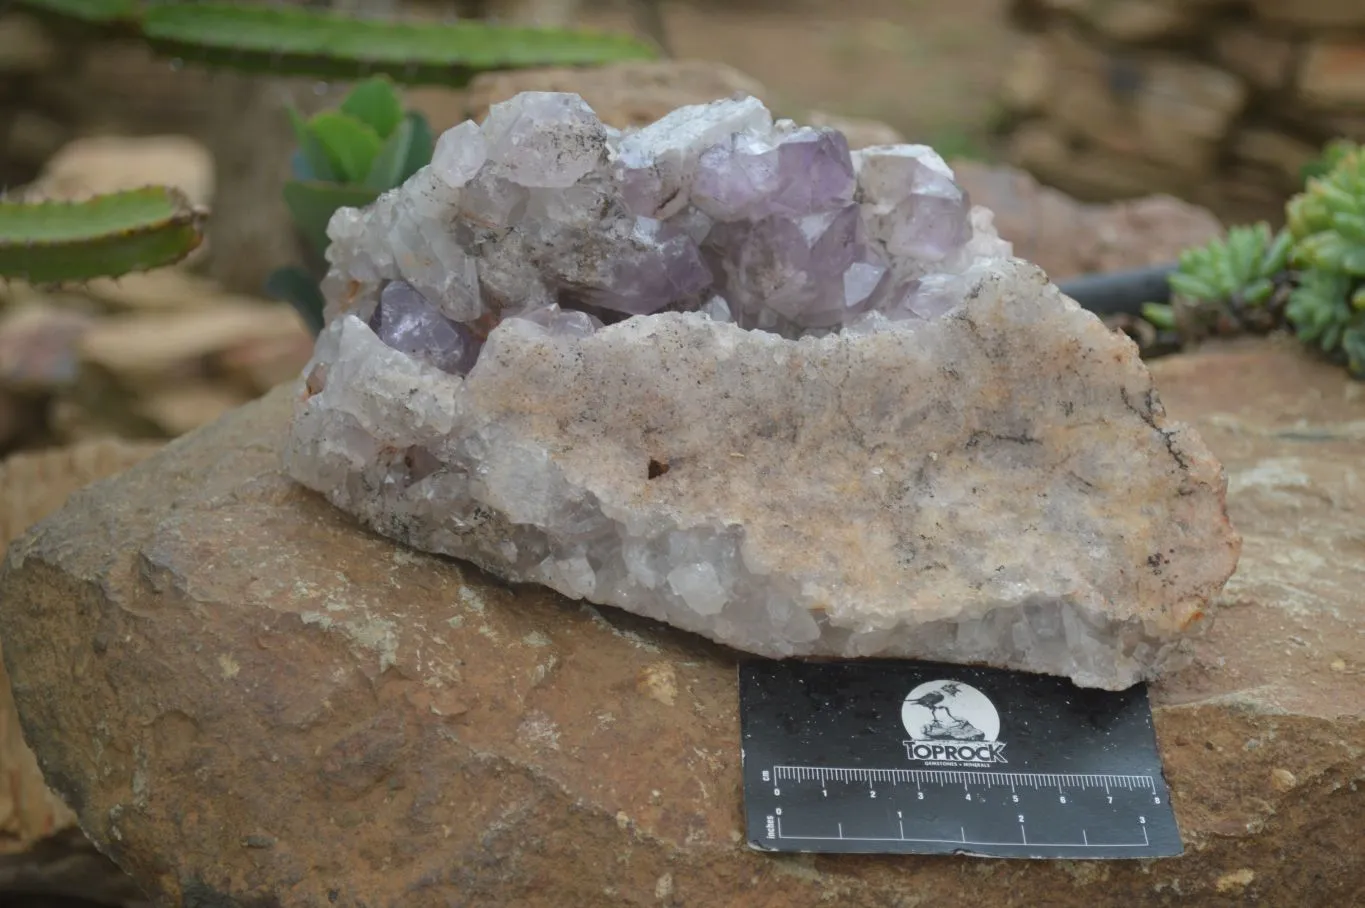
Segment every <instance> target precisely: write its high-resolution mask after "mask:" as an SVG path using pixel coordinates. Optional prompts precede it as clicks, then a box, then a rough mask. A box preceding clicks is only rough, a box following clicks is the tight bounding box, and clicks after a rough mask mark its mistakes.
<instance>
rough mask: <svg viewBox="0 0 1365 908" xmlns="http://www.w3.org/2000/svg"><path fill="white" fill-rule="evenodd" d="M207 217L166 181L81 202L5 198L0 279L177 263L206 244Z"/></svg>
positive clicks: (80, 275) (53, 277)
mask: <svg viewBox="0 0 1365 908" xmlns="http://www.w3.org/2000/svg"><path fill="white" fill-rule="evenodd" d="M203 221H204V212H202V211H200V210H198V209H196V208H194V206H192V205H191V204H190V202H189V200H188V199H187V198H186V197H185V196H184V194H183V193H181V192H180V191H178V190H175V189H170V188H167V187H164V186H152V187H147V188H145V189H133V190H127V191H124V192H115V193H109V194H107V195H99V196H95V197H94V198H91V199H86V200H84V201H80V202H59V201H49V202H14V201H5V200H3V199H0V278H20V279H23V280H27V281H30V282H32V283H35V284H46V283H61V282H65V281H85V280H90V279H93V278H97V277H119V276H120V275H124V274H128V273H130V272H133V271H146V270H148V269H151V268H158V267H162V266H165V265H171V264H174V263H175V262H178V261H180V260H181V259H183V258H185V256H187V255H189V254H190V253H191V252H193V251H194V250H195V249H197V248H198V247H199V244H200V243H201V242H203V238H204V234H203Z"/></svg>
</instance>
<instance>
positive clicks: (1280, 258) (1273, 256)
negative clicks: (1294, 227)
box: [1261, 230, 1294, 277]
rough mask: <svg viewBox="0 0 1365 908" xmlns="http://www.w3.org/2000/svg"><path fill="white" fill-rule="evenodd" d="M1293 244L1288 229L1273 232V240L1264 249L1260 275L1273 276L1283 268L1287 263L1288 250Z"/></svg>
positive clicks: (1292, 238)
mask: <svg viewBox="0 0 1365 908" xmlns="http://www.w3.org/2000/svg"><path fill="white" fill-rule="evenodd" d="M1293 245H1294V237H1293V236H1292V235H1290V233H1289V231H1288V230H1281V231H1280V232H1279V233H1277V234H1275V240H1274V242H1272V243H1271V244H1270V248H1269V249H1267V250H1266V253H1265V259H1264V262H1263V264H1262V266H1261V277H1274V276H1275V275H1277V274H1279V273H1280V272H1281V271H1283V270H1284V269H1285V267H1286V266H1287V265H1288V264H1289V250H1290V249H1291V248H1292V247H1293Z"/></svg>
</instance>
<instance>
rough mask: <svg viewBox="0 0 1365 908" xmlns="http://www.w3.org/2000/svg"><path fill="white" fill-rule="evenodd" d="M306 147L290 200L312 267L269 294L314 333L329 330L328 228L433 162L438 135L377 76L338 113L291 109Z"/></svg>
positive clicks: (272, 281)
mask: <svg viewBox="0 0 1365 908" xmlns="http://www.w3.org/2000/svg"><path fill="white" fill-rule="evenodd" d="M290 117H291V119H292V121H293V124H294V134H295V136H296V138H297V139H298V143H299V147H298V150H297V151H296V152H295V153H294V159H293V162H292V170H293V174H292V177H291V179H290V180H289V181H288V182H287V183H285V186H284V201H285V204H286V205H287V206H288V208H289V213H290V215H291V216H292V217H293V219H294V224H295V226H296V227H297V229H298V231H299V234H300V236H301V237H302V238H303V242H304V245H305V246H306V247H307V248H306V250H305V252H306V255H307V259H308V262H307V265H306V266H305V267H298V266H290V267H286V268H282V269H279V270H278V271H276V272H275V273H274V274H272V275H271V276H270V278H269V280H268V281H267V284H266V292H267V293H268V294H269V295H271V296H274V297H277V298H280V299H283V300H287V301H288V302H290V303H291V304H292V305H293V306H294V308H295V309H297V310H298V312H299V314H300V316H302V318H303V320H304V322H305V323H306V324H307V325H308V328H309V330H311V331H313V332H314V333H316V332H318V331H321V330H322V308H323V298H322V293H321V291H320V290H319V289H318V284H319V282H320V281H321V279H322V276H323V274H324V273H325V271H326V266H325V264H324V261H323V253H324V252H325V251H326V250H327V243H328V240H327V222H328V221H329V220H331V217H332V215H333V214H334V213H335V212H336V210H337V209H338V208H342V207H352V208H363V207H364V206H366V205H368V204H370V203H371V202H373V201H374V200H375V199H377V198H379V196H380V194H381V193H383V192H385V191H386V190H389V189H393V188H394V187H397V186H401V185H402V184H403V182H404V181H406V180H407V179H408V177H410V176H412V175H413V174H414V173H416V172H417V171H418V170H420V169H421V168H422V167H423V166H425V165H426V164H428V163H430V161H431V155H432V151H433V149H434V147H435V137H434V136H433V134H432V131H431V127H430V125H428V123H427V121H426V118H425V117H423V116H422V115H421V114H420V113H417V112H416V111H405V110H403V104H402V100H401V99H400V98H399V95H398V90H397V88H396V87H395V86H394V84H393V81H392V80H391V79H389V78H388V77H387V76H375V77H373V78H370V79H367V80H365V81H363V82H361V83H359V84H357V85H356V86H355V87H353V88H352V89H351V91H350V93H349V94H348V95H347V96H346V98H345V100H343V101H342V102H341V106H340V107H338V108H337V109H335V110H324V111H322V112H320V113H318V114H315V115H314V116H313V117H311V118H309V119H306V120H305V119H304V118H303V117H302V116H301V115H300V114H299V113H298V112H297V111H294V110H291V111H290Z"/></svg>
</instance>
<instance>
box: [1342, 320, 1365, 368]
mask: <svg viewBox="0 0 1365 908" xmlns="http://www.w3.org/2000/svg"><path fill="white" fill-rule="evenodd" d="M1341 349H1342V350H1343V351H1344V352H1345V353H1346V368H1347V369H1349V370H1350V372H1351V374H1352V375H1353V376H1355V377H1356V378H1361V377H1362V376H1365V325H1352V326H1351V327H1350V328H1347V329H1346V331H1345V332H1344V333H1343V334H1342V336H1341Z"/></svg>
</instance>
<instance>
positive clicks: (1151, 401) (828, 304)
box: [286, 92, 1240, 688]
mask: <svg viewBox="0 0 1365 908" xmlns="http://www.w3.org/2000/svg"><path fill="white" fill-rule="evenodd" d="M991 221H992V218H991V215H990V212H989V211H987V210H985V209H983V208H980V207H974V206H972V205H971V203H970V201H969V200H968V198H967V197H966V195H965V193H964V192H963V191H962V189H961V188H960V187H959V186H958V185H957V183H956V182H955V180H954V178H953V173H952V171H951V169H950V168H949V167H948V166H947V165H946V164H945V163H944V161H943V159H942V158H941V157H939V156H938V155H937V154H936V153H935V152H934V151H933V150H932V149H930V148H927V147H924V146H916V145H899V146H879V147H873V148H867V149H862V150H858V151H853V152H851V151H850V150H849V147H848V144H847V142H846V140H845V139H844V137H843V136H842V135H841V134H840V133H839V132H837V131H835V130H833V129H828V128H811V127H802V126H798V125H796V124H794V123H792V122H790V121H776V122H775V121H774V120H773V117H772V115H771V114H770V112H769V111H768V110H767V109H766V108H765V107H764V106H763V104H762V103H760V102H759V101H758V100H756V99H754V98H751V97H736V98H732V99H727V100H721V101H716V102H714V103H711V104H704V105H695V106H689V107H683V108H679V109H678V110H675V111H673V112H672V113H670V114H669V115H668V116H666V117H664V118H663V119H661V120H659V121H657V122H655V123H653V124H650V125H649V126H646V127H643V128H640V129H636V130H628V131H618V130H615V129H612V128H611V127H608V126H606V125H604V124H603V123H602V122H601V121H600V120H599V119H598V118H597V116H596V115H595V114H594V113H593V111H592V110H591V108H589V107H588V105H587V104H585V103H584V102H583V100H582V99H581V98H580V97H578V96H577V95H573V94H562V93H548V92H527V93H524V94H521V95H518V96H516V97H514V98H512V99H511V100H509V101H506V102H504V103H501V104H498V105H495V106H494V107H493V108H492V110H491V111H490V112H489V114H488V116H487V118H486V119H485V121H484V122H483V123H482V124H475V123H473V122H465V123H462V124H460V125H458V126H456V127H454V128H453V129H451V130H449V131H447V132H446V133H445V134H443V135H442V136H441V137H440V139H439V140H438V142H437V145H436V149H435V153H434V155H433V158H432V161H431V163H430V164H429V165H428V166H427V167H424V168H423V169H422V170H420V171H419V172H417V173H416V174H415V175H414V176H413V177H412V178H411V179H410V180H408V181H407V183H405V184H404V185H403V186H402V187H399V188H398V189H395V190H393V191H391V192H389V193H386V194H385V195H384V196H382V197H381V198H379V199H378V200H377V201H376V202H375V203H374V204H372V205H370V206H368V207H367V208H365V209H351V208H344V209H341V210H340V211H338V212H337V213H336V215H335V216H334V217H333V219H332V221H331V223H330V224H329V227H328V235H329V237H330V239H331V245H330V247H329V249H328V252H327V258H328V261H329V263H330V266H331V268H330V272H329V274H328V276H327V279H326V281H325V284H324V291H325V293H326V296H327V301H328V306H327V327H326V328H325V329H324V331H323V333H322V335H321V337H320V338H319V340H318V344H317V348H316V351H315V354H314V357H313V360H312V361H311V362H310V363H309V365H308V367H307V368H306V370H305V375H304V377H303V379H302V382H301V389H300V395H299V403H298V406H297V411H296V414H295V419H294V422H293V425H292V427H291V435H290V445H289V449H288V451H287V452H286V463H287V465H288V468H289V470H290V473H291V475H292V476H294V477H295V479H297V480H298V481H300V482H301V483H303V484H305V485H307V486H309V487H311V488H313V489H316V490H318V491H320V492H322V493H324V494H326V495H327V497H328V498H329V499H330V500H331V501H332V502H333V503H334V504H336V505H337V506H339V507H341V508H343V509H344V510H346V511H348V512H350V513H352V514H355V515H356V516H358V517H359V518H360V519H361V520H363V521H364V522H365V523H366V524H368V525H369V526H371V527H373V528H374V529H376V530H377V531H378V532H380V533H383V534H385V535H387V536H389V537H391V538H393V539H395V540H399V541H401V542H403V543H405V544H408V545H411V546H413V547H415V548H418V549H422V550H425V551H430V552H437V553H443V554H448V555H453V556H457V557H459V558H463V559H466V560H468V561H471V562H473V563H475V564H477V565H479V566H481V567H483V568H485V569H487V570H490V571H492V572H494V573H496V574H498V575H500V576H502V577H504V578H506V579H508V580H512V581H519V582H520V581H530V582H536V583H540V584H544V585H546V586H549V587H552V588H554V589H556V590H558V591H560V592H562V593H564V594H565V595H567V596H570V597H574V598H581V599H586V600H589V601H591V602H594V603H600V604H606V605H612V606H618V607H620V608H623V609H626V610H629V611H631V612H635V613H637V614H640V615H645V616H648V617H651V618H656V619H659V620H662V621H665V622H668V623H670V624H673V625H676V626H678V627H680V628H683V629H686V630H689V631H694V632H697V633H700V634H703V635H706V636H708V637H710V638H712V639H715V640H718V641H720V642H723V643H726V644H729V645H730V646H733V647H736V648H738V649H741V650H745V651H749V652H753V653H758V654H763V655H768V656H778V657H780V656H790V655H807V654H817V655H843V656H906V657H915V658H930V659H942V660H948V661H955V662H964V663H965V662H969V663H985V664H991V665H998V666H1004V667H1010V668H1020V669H1025V670H1032V671H1040V672H1049V673H1054V674H1061V675H1066V676H1068V677H1071V678H1072V679H1073V680H1075V681H1076V682H1077V683H1079V684H1082V685H1088V686H1099V687H1110V688H1121V687H1125V686H1128V685H1130V684H1132V683H1134V682H1136V681H1138V680H1141V679H1143V678H1149V677H1152V676H1154V674H1155V673H1156V672H1158V671H1159V670H1160V669H1161V668H1162V666H1163V665H1165V664H1167V662H1168V660H1169V656H1170V655H1171V654H1172V653H1173V652H1174V651H1175V650H1177V649H1178V642H1179V639H1180V635H1181V634H1182V633H1183V632H1184V631H1185V630H1186V629H1187V627H1188V626H1189V625H1190V624H1191V623H1192V622H1193V621H1194V620H1195V619H1196V618H1197V617H1198V616H1199V615H1200V614H1201V612H1202V611H1203V610H1204V609H1205V607H1206V606H1207V604H1208V602H1209V600H1210V599H1211V597H1212V596H1213V595H1214V594H1215V593H1217V591H1218V590H1219V589H1220V588H1221V587H1222V585H1223V583H1224V582H1225V581H1226V580H1227V578H1228V577H1229V575H1230V574H1231V573H1232V570H1233V568H1234V567H1235V565H1236V561H1237V556H1238V552H1239V549H1240V540H1239V538H1238V536H1237V534H1236V533H1235V532H1234V531H1233V530H1232V528H1231V527H1230V526H1229V524H1228V521H1227V515H1226V508H1225V501H1224V495H1225V486H1226V483H1225V479H1224V476H1223V471H1222V468H1221V466H1220V465H1219V464H1218V463H1217V461H1216V460H1214V459H1213V457H1212V456H1211V455H1210V453H1209V452H1208V451H1207V449H1206V448H1205V447H1204V445H1203V443H1202V442H1201V441H1200V439H1199V438H1198V437H1197V436H1196V435H1195V434H1194V433H1193V432H1192V431H1191V430H1190V429H1188V428H1187V427H1184V426H1181V425H1178V424H1174V423H1170V422H1168V421H1167V419H1166V417H1165V414H1164V412H1163V411H1162V408H1161V404H1160V401H1159V400H1158V398H1157V395H1156V393H1155V391H1154V389H1153V387H1152V382H1151V378H1150V376H1149V374H1148V373H1147V371H1146V369H1145V368H1144V366H1143V365H1142V363H1141V362H1140V361H1139V359H1138V357H1137V354H1136V350H1135V348H1134V346H1133V345H1132V344H1131V342H1129V341H1128V340H1127V339H1126V338H1123V337H1122V336H1120V335H1117V334H1114V333H1111V332H1110V331H1108V330H1107V329H1106V328H1105V327H1104V326H1103V325H1102V324H1101V323H1100V322H1099V321H1098V320H1097V319H1096V318H1095V317H1094V316H1093V315H1091V314H1089V313H1087V312H1085V311H1083V310H1081V309H1080V308H1079V307H1078V306H1077V305H1076V304H1075V303H1074V302H1072V301H1071V300H1069V299H1067V298H1065V297H1064V296H1062V295H1061V293H1060V292H1059V291H1058V290H1057V289H1056V288H1055V287H1054V286H1052V285H1051V284H1050V283H1049V281H1048V279H1047V277H1046V276H1045V275H1044V274H1043V273H1042V272H1041V271H1040V270H1039V269H1038V268H1036V267H1035V266H1032V265H1030V264H1028V263H1026V262H1023V261H1020V260H1017V259H1014V258H1012V257H1011V249H1010V246H1009V244H1008V243H1006V242H1004V241H1003V240H1001V239H1000V238H999V237H998V236H997V235H996V233H995V231H994V229H993V227H992V224H991Z"/></svg>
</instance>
